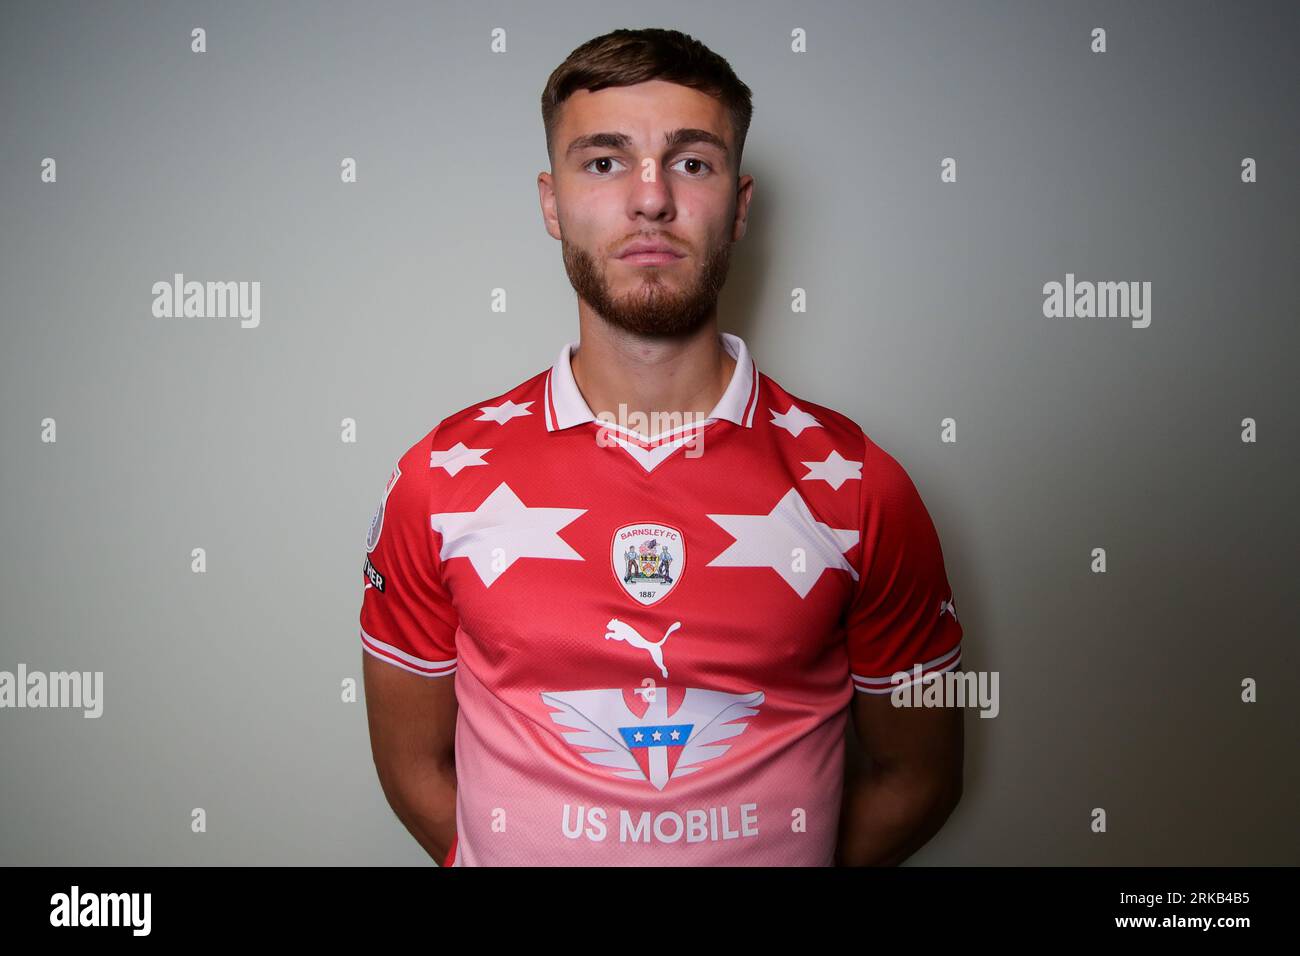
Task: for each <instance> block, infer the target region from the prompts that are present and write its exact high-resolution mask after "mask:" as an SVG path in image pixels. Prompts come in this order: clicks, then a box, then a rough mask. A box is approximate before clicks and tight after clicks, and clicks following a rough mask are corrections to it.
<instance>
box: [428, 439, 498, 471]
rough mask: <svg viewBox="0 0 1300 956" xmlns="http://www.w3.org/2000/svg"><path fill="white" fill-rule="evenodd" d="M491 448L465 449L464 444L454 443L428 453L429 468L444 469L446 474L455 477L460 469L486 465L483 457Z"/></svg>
mask: <svg viewBox="0 0 1300 956" xmlns="http://www.w3.org/2000/svg"><path fill="white" fill-rule="evenodd" d="M491 450H492V449H491V448H466V447H465V443H464V442H459V441H458V442H456V444H454V445H452V446H451V447H450V448H445V449H443V450H442V451H438V450H437V449H434V450H433V451H431V452H430V453H429V467H430V468H445V469H447V474H449V475H455V474H456V472H458V471H460V470H461V469H462V468H468V467H470V466H471V465H486V464H487V462H486V461H484V460H483V456H484V455H486V454H487V453H488V452H490V451H491Z"/></svg>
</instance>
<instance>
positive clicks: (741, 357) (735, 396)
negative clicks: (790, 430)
mask: <svg viewBox="0 0 1300 956" xmlns="http://www.w3.org/2000/svg"><path fill="white" fill-rule="evenodd" d="M719 335H720V337H721V339H722V347H723V348H724V349H726V350H727V354H728V355H730V356H731V357H732V358H734V359H735V360H736V369H735V371H734V372H732V373H731V382H730V383H728V385H727V390H726V391H724V392H723V393H722V397H721V398H720V399H718V404H717V405H715V406H713V411H711V412H709V416H708V421H713V420H715V419H719V418H725V419H726V420H727V421H729V422H735V423H736V424H737V425H743V426H744V427H745V428H750V427H752V425H753V422H754V408H755V406H756V405H757V404H758V403H757V402H756V401H755V399H756V397H757V395H758V367H757V366H756V365H755V364H754V360H753V358H752V357H751V356H750V354H749V349H748V347H747V346H746V345H745V340H744V339H742V338H741V337H740V336H738V335H732V334H731V333H730V332H720V333H719ZM579 344H580V343H579V342H570V343H568V344H567V345H565V346H564V348H562V349H560V357H559V358H557V359H556V360H555V364H554V365H553V366H551V369H550V371H548V372H547V373H546V391H545V397H546V430H547V431H548V432H553V431H557V430H560V429H564V428H572V427H573V426H574V425H583V424H585V423H587V422H594V421H599V419H597V418H596V416H595V415H594V414H593V413H592V411H591V408H590V407H589V406H588V405H587V400H586V399H584V398H583V397H582V392H580V391H579V390H578V383H577V382H576V381H575V380H574V378H573V366H572V365H571V364H570V362H571V360H572V356H573V350H574V349H575V348H577V347H578V345H579Z"/></svg>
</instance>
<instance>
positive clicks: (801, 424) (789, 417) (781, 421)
mask: <svg viewBox="0 0 1300 956" xmlns="http://www.w3.org/2000/svg"><path fill="white" fill-rule="evenodd" d="M768 411H769V412H772V409H770V408H769V409H768ZM772 424H773V425H775V426H776V427H777V428H784V429H785V430H786V431H788V432H789V433H790V434H791V435H793V436H794V437H795V438H798V437H799V433H800V432H801V431H803V430H804V429H805V428H821V427H822V423H821V422H819V421H818V420H817V419H815V418H813V417H812V416H811V415H809V414H808V413H807V412H805V411H804V410H803V409H802V408H800V407H799V406H798V405H791V406H790V407H789V408H788V409H787V410H786V411H784V412H772Z"/></svg>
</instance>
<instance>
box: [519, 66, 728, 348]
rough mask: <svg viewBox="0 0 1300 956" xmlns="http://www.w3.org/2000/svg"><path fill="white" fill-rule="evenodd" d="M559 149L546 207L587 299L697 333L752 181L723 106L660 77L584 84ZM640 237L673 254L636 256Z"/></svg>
mask: <svg viewBox="0 0 1300 956" xmlns="http://www.w3.org/2000/svg"><path fill="white" fill-rule="evenodd" d="M551 147H552V150H553V152H554V156H553V161H552V172H551V173H550V174H548V173H542V174H541V175H540V176H539V177H538V191H539V193H540V196H541V201H542V213H543V216H544V217H545V219H546V226H547V231H548V232H550V233H551V235H552V236H554V237H555V238H557V239H559V240H560V241H561V244H562V247H563V253H564V265H565V269H566V270H567V272H568V274H569V281H570V282H571V283H572V284H573V288H574V290H575V291H576V292H577V293H578V296H579V298H581V299H583V300H584V301H585V302H587V304H588V305H590V306H591V308H592V309H594V310H595V311H596V313H597V314H599V315H601V316H602V317H604V318H605V319H606V320H607V321H609V322H611V323H612V324H614V325H616V326H618V327H620V328H623V329H626V330H628V331H630V332H634V333H636V334H638V335H647V336H675V335H682V334H685V333H688V332H692V331H694V330H695V329H697V328H698V327H699V326H700V324H701V323H703V322H704V321H705V320H707V319H708V317H709V316H710V314H712V312H713V311H714V309H715V308H716V306H717V300H718V294H719V292H720V291H721V290H722V286H723V283H724V282H725V281H726V277H727V268H728V266H729V264H730V263H729V260H730V253H731V244H732V242H734V241H736V240H738V239H740V238H741V237H742V236H743V235H744V234H745V220H746V216H747V214H748V209H749V196H750V193H751V191H752V186H753V177H751V176H743V177H740V178H739V180H737V178H736V176H735V172H734V170H733V166H734V163H735V151H736V143H735V141H734V138H733V133H732V129H731V124H730V123H729V122H728V119H727V114H726V110H725V109H724V108H723V106H722V104H721V103H720V102H718V100H716V99H714V98H713V97H711V96H708V95H707V94H705V93H701V92H699V91H698V90H693V89H690V88H689V87H685V86H680V85H678V84H676V83H668V82H664V81H662V80H651V81H649V82H646V83H638V84H637V85H635V86H619V87H608V88H606V89H603V90H600V91H599V92H596V93H591V92H588V91H586V90H579V91H578V92H577V93H574V94H573V95H572V96H571V97H569V99H567V100H565V102H564V104H563V105H562V106H561V108H560V117H559V122H558V123H557V125H556V127H555V130H554V134H553V140H552V143H551ZM638 242H641V243H649V244H651V245H654V246H658V247H660V248H661V249H666V250H667V251H660V252H658V253H636V252H635V251H634V249H635V247H634V245H633V244H634V243H638Z"/></svg>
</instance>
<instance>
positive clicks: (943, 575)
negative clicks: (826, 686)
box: [845, 436, 962, 694]
mask: <svg viewBox="0 0 1300 956" xmlns="http://www.w3.org/2000/svg"><path fill="white" fill-rule="evenodd" d="M864 437H865V436H864ZM863 461H864V467H863V470H862V488H861V492H860V494H861V496H862V500H861V504H860V518H861V523H860V526H859V533H860V534H861V539H860V540H861V542H862V550H861V553H860V557H861V565H860V570H859V577H858V583H857V589H856V591H855V593H854V597H853V601H852V603H851V605H850V607H849V609H848V611H847V613H846V617H845V633H846V640H847V643H848V656H849V671H850V673H851V676H852V678H853V686H854V688H855V689H856V690H858V691H861V692H863V693H867V694H888V693H891V692H892V691H893V690H894V689H895V688H896V687H899V686H909V685H910V684H911V683H913V682H914V681H915V680H916V679H917V678H918V677H923V676H924V675H926V674H935V673H942V672H943V671H948V670H953V669H955V668H956V667H957V665H958V664H960V663H961V640H962V627H961V624H960V623H958V621H957V607H956V604H955V603H954V600H953V593H952V589H951V588H950V587H949V585H948V575H947V572H946V570H945V568H944V563H943V551H942V549H941V548H940V547H939V536H938V533H937V532H936V531H935V528H934V522H933V521H932V520H931V519H930V514H929V512H928V511H927V510H926V508H925V504H924V503H923V502H922V501H921V496H920V493H919V492H918V491H917V490H916V485H915V484H913V482H912V479H911V477H910V476H909V475H908V474H907V472H906V471H904V470H903V466H902V465H900V464H899V463H898V462H897V461H896V460H895V459H894V458H893V457H892V456H890V455H889V454H888V453H887V452H885V451H884V450H883V449H881V448H880V447H879V446H877V445H876V444H874V443H873V442H872V441H871V440H870V439H869V438H866V447H865V450H864V453H863ZM900 671H901V672H904V673H906V675H907V677H906V678H905V679H904V678H901V677H900V678H899V681H898V682H897V683H895V682H894V681H893V676H894V674H896V673H898V672H900Z"/></svg>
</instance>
